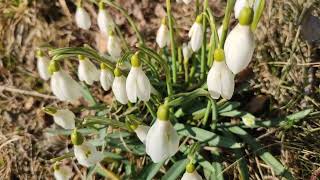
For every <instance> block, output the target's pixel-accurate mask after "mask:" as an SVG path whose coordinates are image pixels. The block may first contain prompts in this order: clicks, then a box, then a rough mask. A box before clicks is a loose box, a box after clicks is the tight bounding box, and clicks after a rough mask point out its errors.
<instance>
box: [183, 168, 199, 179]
mask: <svg viewBox="0 0 320 180" xmlns="http://www.w3.org/2000/svg"><path fill="white" fill-rule="evenodd" d="M181 180H202V177H201V176H200V175H199V174H198V172H197V170H194V171H193V172H191V173H189V172H187V171H186V172H185V173H184V174H183V176H182V178H181Z"/></svg>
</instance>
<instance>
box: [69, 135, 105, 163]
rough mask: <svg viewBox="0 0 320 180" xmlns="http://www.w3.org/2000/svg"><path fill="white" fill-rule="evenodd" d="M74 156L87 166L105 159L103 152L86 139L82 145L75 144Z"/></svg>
mask: <svg viewBox="0 0 320 180" xmlns="http://www.w3.org/2000/svg"><path fill="white" fill-rule="evenodd" d="M74 156H75V157H76V158H77V160H78V162H79V164H81V165H82V166H85V167H90V166H93V165H95V164H96V163H98V162H100V161H101V160H102V159H103V154H102V152H99V151H97V149H96V147H94V146H93V145H92V144H91V143H89V142H86V141H85V142H83V143H82V144H81V145H74Z"/></svg>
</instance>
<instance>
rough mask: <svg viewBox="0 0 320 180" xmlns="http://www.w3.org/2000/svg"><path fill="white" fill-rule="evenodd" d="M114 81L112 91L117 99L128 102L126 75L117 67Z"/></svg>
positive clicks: (124, 102)
mask: <svg viewBox="0 0 320 180" xmlns="http://www.w3.org/2000/svg"><path fill="white" fill-rule="evenodd" d="M114 76H115V78H114V81H113V84H112V92H113V94H114V96H115V98H116V100H117V101H119V102H120V103H121V104H127V103H128V96H127V92H126V80H127V79H126V77H124V76H123V75H122V72H121V70H120V69H119V68H115V70H114Z"/></svg>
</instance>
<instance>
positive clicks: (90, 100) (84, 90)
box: [81, 82, 97, 106]
mask: <svg viewBox="0 0 320 180" xmlns="http://www.w3.org/2000/svg"><path fill="white" fill-rule="evenodd" d="M81 85H82V95H83V98H84V99H85V100H86V101H87V102H88V103H89V106H95V105H97V101H96V100H95V98H94V97H93V96H92V94H91V92H90V90H89V88H88V86H87V85H86V84H85V83H83V82H82V83H81Z"/></svg>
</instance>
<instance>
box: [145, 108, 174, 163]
mask: <svg viewBox="0 0 320 180" xmlns="http://www.w3.org/2000/svg"><path fill="white" fill-rule="evenodd" d="M178 150H179V136H178V133H177V131H176V130H175V129H174V128H173V126H172V124H171V122H170V120H169V110H168V107H167V106H165V105H162V106H160V107H159V109H158V114H157V120H156V122H155V123H154V124H153V125H152V126H151V128H150V130H149V132H148V134H147V138H146V153H147V154H148V155H149V156H150V157H151V159H152V161H153V162H155V163H158V162H160V161H163V160H166V159H168V158H169V157H171V156H173V155H174V154H176V152H177V151H178Z"/></svg>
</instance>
